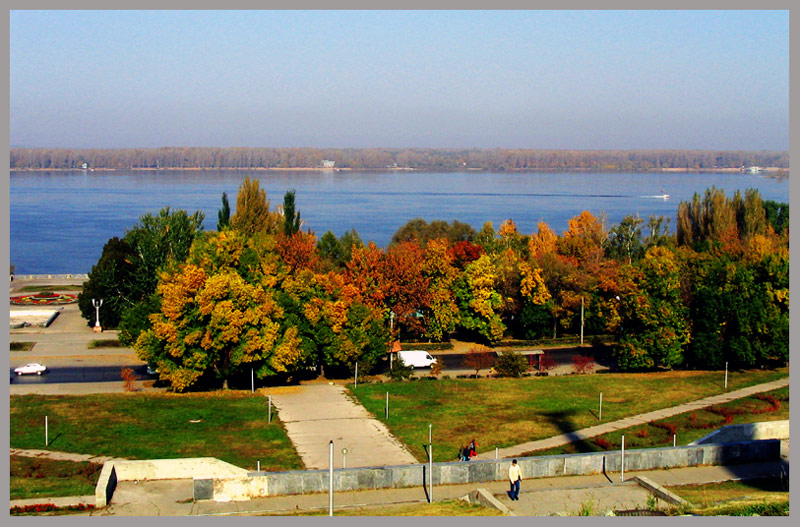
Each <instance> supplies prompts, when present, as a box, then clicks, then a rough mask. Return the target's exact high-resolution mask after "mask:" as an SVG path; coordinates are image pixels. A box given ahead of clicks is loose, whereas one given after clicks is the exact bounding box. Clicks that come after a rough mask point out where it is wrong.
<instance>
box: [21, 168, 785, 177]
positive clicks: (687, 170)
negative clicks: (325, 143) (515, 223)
mask: <svg viewBox="0 0 800 527" xmlns="http://www.w3.org/2000/svg"><path fill="white" fill-rule="evenodd" d="M219 170H233V171H264V172H352V171H358V172H411V171H414V172H459V171H470V172H492V173H496V172H601V173H602V172H609V173H626V172H631V173H636V172H654V173H655V172H661V173H678V174H692V173H700V172H702V173H720V174H746V173H748V171H747V169H741V168H650V169H631V170H624V169H599V168H580V167H576V168H514V169H505V170H501V169H489V168H476V167H463V168H411V167H385V168H350V167H342V168H323V167H159V168H144V167H132V168H90V169H80V168H9V171H11V172H87V173H89V172H122V171H133V172H185V171H197V172H200V171H219ZM779 172H784V173H785V174H786V175H787V176H788V174H789V169H788V168H781V167H762V168H761V171H760V172H759V173H762V174H766V175H774V174H775V173H779Z"/></svg>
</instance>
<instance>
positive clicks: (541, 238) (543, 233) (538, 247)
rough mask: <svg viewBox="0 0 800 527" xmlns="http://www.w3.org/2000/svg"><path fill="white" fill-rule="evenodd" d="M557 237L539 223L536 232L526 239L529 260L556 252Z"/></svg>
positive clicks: (543, 224) (541, 222)
mask: <svg viewBox="0 0 800 527" xmlns="http://www.w3.org/2000/svg"><path fill="white" fill-rule="evenodd" d="M557 240H558V235H557V234H556V233H555V232H554V231H553V230H552V229H551V228H550V227H549V226H548V225H547V223H545V222H543V221H540V222H539V225H538V231H537V232H536V234H534V235H531V237H530V238H529V239H528V252H529V253H530V255H531V258H541V257H542V256H543V255H545V254H552V253H555V252H556V241H557Z"/></svg>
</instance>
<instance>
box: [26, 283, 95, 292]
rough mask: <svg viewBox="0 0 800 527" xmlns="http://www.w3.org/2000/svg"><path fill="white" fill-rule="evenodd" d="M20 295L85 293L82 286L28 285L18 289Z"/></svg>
mask: <svg viewBox="0 0 800 527" xmlns="http://www.w3.org/2000/svg"><path fill="white" fill-rule="evenodd" d="M18 291H19V292H20V293H40V292H42V291H83V286H82V285H75V284H62V285H26V286H23V287H20V288H19V289H18Z"/></svg>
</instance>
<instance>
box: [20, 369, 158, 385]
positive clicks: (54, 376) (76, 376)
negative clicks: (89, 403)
mask: <svg viewBox="0 0 800 527" xmlns="http://www.w3.org/2000/svg"><path fill="white" fill-rule="evenodd" d="M122 368H131V369H132V370H133V371H134V373H135V374H136V375H137V376H138V377H139V379H140V380H144V379H155V378H156V377H155V376H150V375H148V374H147V366H142V365H141V364H131V365H128V366H81V367H72V366H69V367H48V368H47V371H46V372H44V374H42V375H15V374H14V368H11V369H10V370H9V371H10V373H11V382H12V383H13V384H58V383H71V382H107V381H121V380H122Z"/></svg>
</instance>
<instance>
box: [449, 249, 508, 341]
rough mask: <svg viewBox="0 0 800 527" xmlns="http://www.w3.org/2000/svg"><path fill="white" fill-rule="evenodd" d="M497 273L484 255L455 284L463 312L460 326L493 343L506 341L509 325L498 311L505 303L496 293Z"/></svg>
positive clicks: (469, 266) (459, 306)
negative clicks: (501, 340)
mask: <svg viewBox="0 0 800 527" xmlns="http://www.w3.org/2000/svg"><path fill="white" fill-rule="evenodd" d="M496 281H497V270H496V269H495V267H494V265H493V264H492V261H491V258H490V257H489V256H488V255H486V254H484V255H483V256H481V257H480V258H478V259H477V260H475V261H474V262H472V263H470V264H468V265H467V267H466V268H465V269H464V271H463V272H462V273H461V275H460V276H459V277H458V278H456V280H455V282H454V283H453V287H454V291H455V296H456V303H457V304H458V308H459V326H460V327H462V328H464V329H465V330H467V331H470V332H473V333H474V334H475V335H477V336H479V337H480V338H482V339H484V340H486V341H488V342H490V343H493V342H497V341H499V340H500V339H501V338H502V337H503V332H504V331H505V325H504V324H503V321H502V319H501V318H500V315H499V314H498V310H500V309H501V308H502V307H503V299H502V297H501V296H500V294H499V293H498V292H497V291H496V290H495V282H496Z"/></svg>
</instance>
